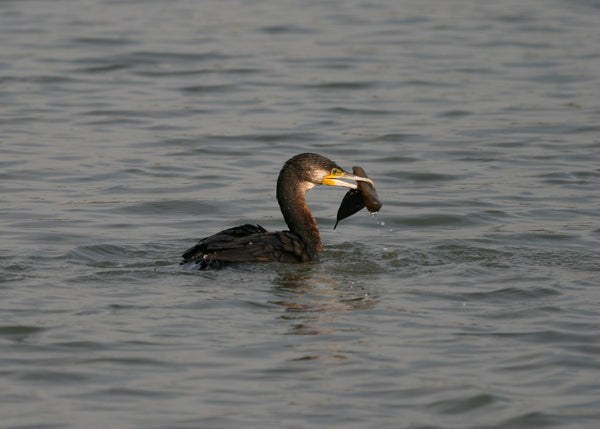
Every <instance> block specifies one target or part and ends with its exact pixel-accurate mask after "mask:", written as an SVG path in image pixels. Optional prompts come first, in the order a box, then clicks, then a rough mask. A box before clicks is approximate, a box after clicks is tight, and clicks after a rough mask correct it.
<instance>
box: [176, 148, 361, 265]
mask: <svg viewBox="0 0 600 429" xmlns="http://www.w3.org/2000/svg"><path fill="white" fill-rule="evenodd" d="M344 179H345V180H354V181H356V182H358V181H363V182H368V183H371V184H373V181H372V180H371V179H369V178H365V177H359V176H356V175H354V174H350V173H346V172H345V171H344V170H343V169H342V168H341V167H340V166H339V165H337V164H336V163H335V162H333V161H331V160H330V159H327V158H325V157H324V156H321V155H318V154H316V153H302V154H300V155H296V156H294V157H292V158H290V159H289V160H287V161H286V163H285V164H284V165H283V168H282V169H281V172H280V173H279V177H278V179H277V201H278V202H279V207H280V208H281V213H282V214H283V218H284V219H285V223H286V224H287V226H288V228H289V231H277V232H267V231H266V230H265V229H264V228H263V227H262V226H260V225H250V224H246V225H242V226H237V227H233V228H229V229H226V230H224V231H221V232H218V233H216V234H215V235H211V236H210V237H206V238H204V239H202V240H200V241H199V242H198V244H196V245H195V246H194V247H192V248H190V249H188V250H187V251H186V252H185V253H184V254H183V255H182V257H183V262H181V264H182V265H183V264H192V265H194V266H197V268H198V269H201V270H203V269H206V268H209V267H214V268H219V267H222V266H225V265H228V264H231V263H236V262H258V261H262V262H270V261H279V262H307V261H310V260H311V259H313V258H314V257H315V256H316V255H317V254H318V253H320V252H321V250H322V246H321V236H320V235H319V229H318V228H317V222H316V221H315V218H314V217H313V216H312V214H311V212H310V210H309V208H308V206H307V205H306V200H305V198H304V195H305V194H306V192H307V191H309V190H310V189H312V188H314V187H315V186H317V185H330V186H343V187H346V188H351V189H356V188H357V185H356V184H354V183H350V182H346V181H344Z"/></svg>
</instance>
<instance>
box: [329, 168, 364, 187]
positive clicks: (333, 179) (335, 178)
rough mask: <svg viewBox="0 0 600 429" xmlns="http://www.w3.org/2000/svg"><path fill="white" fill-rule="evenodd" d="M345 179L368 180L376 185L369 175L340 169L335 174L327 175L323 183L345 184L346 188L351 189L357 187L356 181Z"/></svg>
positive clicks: (330, 184) (332, 184) (331, 184)
mask: <svg viewBox="0 0 600 429" xmlns="http://www.w3.org/2000/svg"><path fill="white" fill-rule="evenodd" d="M342 179H344V180H342ZM345 180H354V181H355V182H368V183H370V184H371V185H372V186H373V187H375V184H374V183H373V181H372V180H371V179H369V178H368V177H360V176H355V175H354V174H350V173H346V172H345V171H338V172H337V173H335V174H330V175H329V176H327V177H325V178H324V179H323V182H321V183H323V185H329V186H343V187H344V188H351V189H356V188H357V186H356V184H355V183H350V182H346V181H345Z"/></svg>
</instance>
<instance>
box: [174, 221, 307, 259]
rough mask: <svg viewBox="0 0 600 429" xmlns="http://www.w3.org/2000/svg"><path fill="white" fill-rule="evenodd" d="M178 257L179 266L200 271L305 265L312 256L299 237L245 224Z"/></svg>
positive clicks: (199, 244)
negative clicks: (275, 264) (237, 266)
mask: <svg viewBox="0 0 600 429" xmlns="http://www.w3.org/2000/svg"><path fill="white" fill-rule="evenodd" d="M182 257H183V262H182V264H190V265H193V266H194V268H198V269H201V270H204V269H207V268H220V267H224V266H227V265H229V264H231V263H236V262H259V261H260V262H270V261H279V262H306V261H308V260H310V259H312V257H313V255H311V254H310V253H309V252H308V250H307V246H306V244H305V243H304V241H303V240H302V238H301V237H300V236H299V235H297V234H295V233H293V232H290V231H277V232H267V231H266V230H265V229H264V228H263V227H262V226H260V225H250V224H246V225H241V226H237V227H233V228H229V229H226V230H223V231H221V232H218V233H216V234H214V235H211V236H210V237H206V238H204V239H202V240H200V241H199V242H198V244H196V245H195V246H193V247H191V248H190V249H188V250H187V251H186V252H185V253H184V254H183V255H182Z"/></svg>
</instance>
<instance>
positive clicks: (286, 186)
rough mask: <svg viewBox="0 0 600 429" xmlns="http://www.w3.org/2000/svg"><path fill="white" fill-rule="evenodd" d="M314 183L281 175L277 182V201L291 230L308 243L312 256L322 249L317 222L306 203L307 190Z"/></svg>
mask: <svg viewBox="0 0 600 429" xmlns="http://www.w3.org/2000/svg"><path fill="white" fill-rule="evenodd" d="M313 186H314V185H313V184H311V183H309V182H293V181H292V180H290V179H289V178H286V177H283V178H282V177H280V180H278V182H277V201H278V202H279V207H280V208H281V213H282V214H283V218H284V219H285V223H286V224H287V226H288V228H289V229H290V231H292V232H293V233H295V234H298V235H299V236H300V237H302V239H303V240H304V242H305V243H306V245H307V248H308V251H309V252H310V253H311V257H312V256H314V255H316V254H317V253H320V252H321V250H322V246H321V236H320V235H319V228H318V227H317V222H316V221H315V218H314V217H313V215H312V213H311V212H310V209H309V208H308V205H307V204H306V198H305V194H306V191H308V190H309V189H311V188H312V187H313Z"/></svg>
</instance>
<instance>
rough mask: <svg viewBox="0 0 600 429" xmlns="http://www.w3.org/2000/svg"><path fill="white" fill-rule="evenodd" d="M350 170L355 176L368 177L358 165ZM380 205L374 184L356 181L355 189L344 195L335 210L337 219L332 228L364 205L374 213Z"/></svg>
mask: <svg viewBox="0 0 600 429" xmlns="http://www.w3.org/2000/svg"><path fill="white" fill-rule="evenodd" d="M352 172H353V173H354V174H355V175H356V176H360V177H369V176H367V173H366V172H365V170H363V168H362V167H359V166H354V167H352ZM382 206H383V204H382V203H381V201H380V200H379V196H378V195H377V191H376V190H375V186H373V185H371V184H370V183H368V182H358V187H357V189H350V190H349V191H348V192H347V193H346V195H344V198H343V199H342V203H341V204H340V208H339V209H338V212H337V220H336V222H335V225H334V227H333V229H335V228H336V227H337V225H338V223H339V222H340V221H341V220H342V219H346V218H347V217H350V216H352V215H353V214H354V213H356V212H359V211H360V210H362V209H363V208H364V207H366V208H367V210H369V212H371V213H375V212H378V211H379V210H381V207H382Z"/></svg>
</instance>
